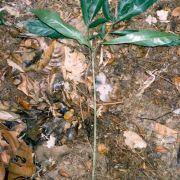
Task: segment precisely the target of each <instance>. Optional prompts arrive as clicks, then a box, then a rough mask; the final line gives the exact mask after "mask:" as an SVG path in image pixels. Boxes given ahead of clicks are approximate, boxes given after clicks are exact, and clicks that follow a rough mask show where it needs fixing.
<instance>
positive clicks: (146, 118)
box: [137, 111, 172, 121]
mask: <svg viewBox="0 0 180 180" xmlns="http://www.w3.org/2000/svg"><path fill="white" fill-rule="evenodd" d="M171 113H172V111H168V112H166V113H164V114H162V115H161V116H158V117H155V118H149V117H137V118H139V119H141V120H143V119H145V120H151V121H157V120H158V119H161V118H163V117H164V116H167V115H168V114H171Z"/></svg>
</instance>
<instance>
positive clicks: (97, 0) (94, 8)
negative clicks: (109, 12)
mask: <svg viewBox="0 0 180 180" xmlns="http://www.w3.org/2000/svg"><path fill="white" fill-rule="evenodd" d="M91 1H92V4H91V6H90V9H89V12H90V15H91V18H90V20H91V21H92V20H93V18H94V17H95V16H96V15H97V13H98V12H99V10H100V9H101V7H102V5H103V2H104V1H105V0H91Z"/></svg>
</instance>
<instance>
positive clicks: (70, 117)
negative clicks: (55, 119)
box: [64, 109, 74, 121]
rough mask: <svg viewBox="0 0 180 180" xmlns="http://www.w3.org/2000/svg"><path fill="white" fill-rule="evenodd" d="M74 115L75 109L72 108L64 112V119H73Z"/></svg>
mask: <svg viewBox="0 0 180 180" xmlns="http://www.w3.org/2000/svg"><path fill="white" fill-rule="evenodd" d="M73 116H74V109H70V110H69V111H67V112H66V113H65V114H64V120H66V121H71V120H72V117H73Z"/></svg>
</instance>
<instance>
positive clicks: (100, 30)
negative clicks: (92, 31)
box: [98, 24, 106, 39]
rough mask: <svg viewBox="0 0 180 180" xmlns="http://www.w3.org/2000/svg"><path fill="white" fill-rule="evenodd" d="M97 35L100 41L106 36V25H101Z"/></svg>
mask: <svg viewBox="0 0 180 180" xmlns="http://www.w3.org/2000/svg"><path fill="white" fill-rule="evenodd" d="M98 34H99V36H100V38H101V39H103V38H104V36H105V34H106V25H105V24H103V25H102V26H101V27H100V29H99V33H98Z"/></svg>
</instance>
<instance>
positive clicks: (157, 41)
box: [103, 30, 180, 47]
mask: <svg viewBox="0 0 180 180" xmlns="http://www.w3.org/2000/svg"><path fill="white" fill-rule="evenodd" d="M103 44H107V45H111V44H136V45H140V46H150V47H155V46H172V45H173V46H175V45H180V36H178V35H175V34H172V33H166V32H160V31H149V30H143V31H139V32H134V33H130V34H127V35H125V36H122V37H119V38H115V39H111V40H109V41H106V42H104V43H103Z"/></svg>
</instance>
